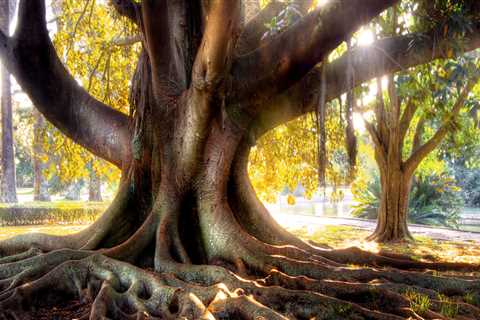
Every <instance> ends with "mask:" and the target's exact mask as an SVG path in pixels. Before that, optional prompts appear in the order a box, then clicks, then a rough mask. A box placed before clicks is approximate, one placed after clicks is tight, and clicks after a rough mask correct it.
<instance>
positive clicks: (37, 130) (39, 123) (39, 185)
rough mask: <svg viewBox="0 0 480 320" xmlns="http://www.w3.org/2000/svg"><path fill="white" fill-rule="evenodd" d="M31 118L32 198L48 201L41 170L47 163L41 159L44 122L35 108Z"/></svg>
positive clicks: (44, 133) (42, 154) (45, 180)
mask: <svg viewBox="0 0 480 320" xmlns="http://www.w3.org/2000/svg"><path fill="white" fill-rule="evenodd" d="M33 119H34V124H33V157H32V159H33V200H34V201H50V195H49V194H48V181H47V179H45V176H44V172H43V171H44V170H45V166H46V165H47V164H46V163H45V161H44V159H43V158H45V157H46V154H45V152H44V148H43V144H44V137H45V135H46V132H45V130H46V123H45V119H44V118H43V116H42V114H41V113H40V112H38V111H37V110H36V109H35V108H34V109H33Z"/></svg>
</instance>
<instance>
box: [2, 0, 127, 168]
mask: <svg viewBox="0 0 480 320" xmlns="http://www.w3.org/2000/svg"><path fill="white" fill-rule="evenodd" d="M0 43H2V44H3V43H7V44H8V45H7V47H4V46H2V47H1V49H2V50H1V51H0V54H1V57H2V61H3V63H4V65H5V66H6V67H7V68H8V69H9V71H10V72H11V73H12V74H13V75H14V76H15V78H16V80H17V82H18V83H19V84H20V86H21V87H22V89H23V90H24V91H25V92H26V93H27V94H28V96H29V97H30V99H31V100H32V102H33V104H34V105H35V107H36V108H37V109H38V110H39V111H40V112H41V113H42V114H43V115H44V116H45V118H47V119H48V120H49V121H50V122H51V123H52V124H53V125H54V126H56V127H57V128H58V129H60V131H62V132H63V133H64V134H65V135H67V136H68V137H70V138H71V139H73V140H74V141H75V142H77V143H79V144H80V145H82V146H83V147H85V148H87V149H88V150H89V151H91V152H92V153H93V154H95V155H97V156H99V157H101V158H103V159H105V160H107V161H109V162H111V163H113V164H115V165H117V166H121V165H122V163H123V162H124V161H128V160H129V157H130V134H129V130H128V123H129V120H128V117H127V116H125V115H124V114H122V113H120V112H118V111H116V110H113V109H112V108H110V107H107V106H106V105H105V104H103V103H101V102H100V101H98V100H96V99H94V98H93V97H92V96H90V95H89V94H88V93H87V92H86V91H85V90H84V89H83V88H82V87H80V86H79V85H78V83H77V81H75V79H74V78H73V77H72V76H71V75H70V74H69V73H68V72H67V70H66V69H65V67H64V66H63V65H62V63H61V61H60V60H59V58H58V56H57V54H56V52H55V48H54V47H53V45H52V42H51V41H50V38H49V36H48V31H47V28H46V24H45V3H44V1H40V0H35V1H34V0H23V1H21V2H20V7H19V19H18V27H17V30H16V32H15V34H14V36H13V38H11V39H10V40H9V41H7V38H6V37H5V35H4V34H2V35H0Z"/></svg>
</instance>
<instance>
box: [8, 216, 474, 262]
mask: <svg viewBox="0 0 480 320" xmlns="http://www.w3.org/2000/svg"><path fill="white" fill-rule="evenodd" d="M85 227H87V226H86V225H53V224H52V225H38V226H6V227H0V240H3V239H7V238H10V237H13V236H15V235H18V234H22V233H28V232H42V233H48V234H55V235H66V234H71V233H75V232H78V231H80V230H82V229H83V228H85ZM290 231H291V232H293V233H294V234H296V235H297V236H299V237H301V238H302V239H304V240H307V241H308V240H311V241H315V242H317V243H323V244H328V245H329V246H331V247H332V248H346V247H350V246H358V247H360V248H362V249H364V250H369V251H372V252H378V251H380V250H385V251H388V252H395V253H403V254H407V255H409V256H411V257H413V258H417V259H420V258H421V257H423V259H427V260H429V261H451V262H470V263H480V245H479V244H478V243H476V242H470V241H466V242H453V241H439V240H432V239H430V238H428V237H423V236H421V237H415V240H416V241H415V242H412V243H400V244H386V245H379V244H377V243H373V242H366V241H363V240H362V239H364V238H365V237H366V236H367V235H368V234H369V232H368V231H365V230H360V229H357V228H355V227H347V226H325V227H320V228H317V229H314V230H307V229H306V228H304V229H295V230H290Z"/></svg>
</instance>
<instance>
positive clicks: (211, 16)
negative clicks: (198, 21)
mask: <svg viewBox="0 0 480 320" xmlns="http://www.w3.org/2000/svg"><path fill="white" fill-rule="evenodd" d="M240 2H241V1H239V0H231V1H221V0H216V1H212V3H211V4H210V8H209V12H208V18H207V21H208V22H207V25H206V28H205V32H204V34H203V39H202V43H201V44H200V49H199V51H198V54H197V57H196V58H195V64H194V67H193V75H192V82H193V86H194V87H195V88H196V89H199V90H202V91H203V90H207V91H212V90H213V89H215V88H216V87H217V85H218V84H219V83H220V82H221V81H222V80H224V78H225V75H226V72H228V70H229V66H230V65H231V61H232V54H233V49H234V47H235V45H236V32H237V31H238V27H239V23H240V12H241V10H240V9H241V7H240Z"/></svg>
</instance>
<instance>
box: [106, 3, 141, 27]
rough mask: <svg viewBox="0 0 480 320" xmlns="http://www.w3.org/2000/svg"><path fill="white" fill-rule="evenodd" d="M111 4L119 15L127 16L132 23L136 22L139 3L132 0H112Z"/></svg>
mask: <svg viewBox="0 0 480 320" xmlns="http://www.w3.org/2000/svg"><path fill="white" fill-rule="evenodd" d="M112 5H113V6H114V7H115V9H116V10H117V12H118V13H119V14H120V15H121V16H124V17H127V18H128V19H130V20H131V21H132V22H134V23H138V13H139V12H140V5H139V4H137V3H135V2H134V1H133V0H112Z"/></svg>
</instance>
